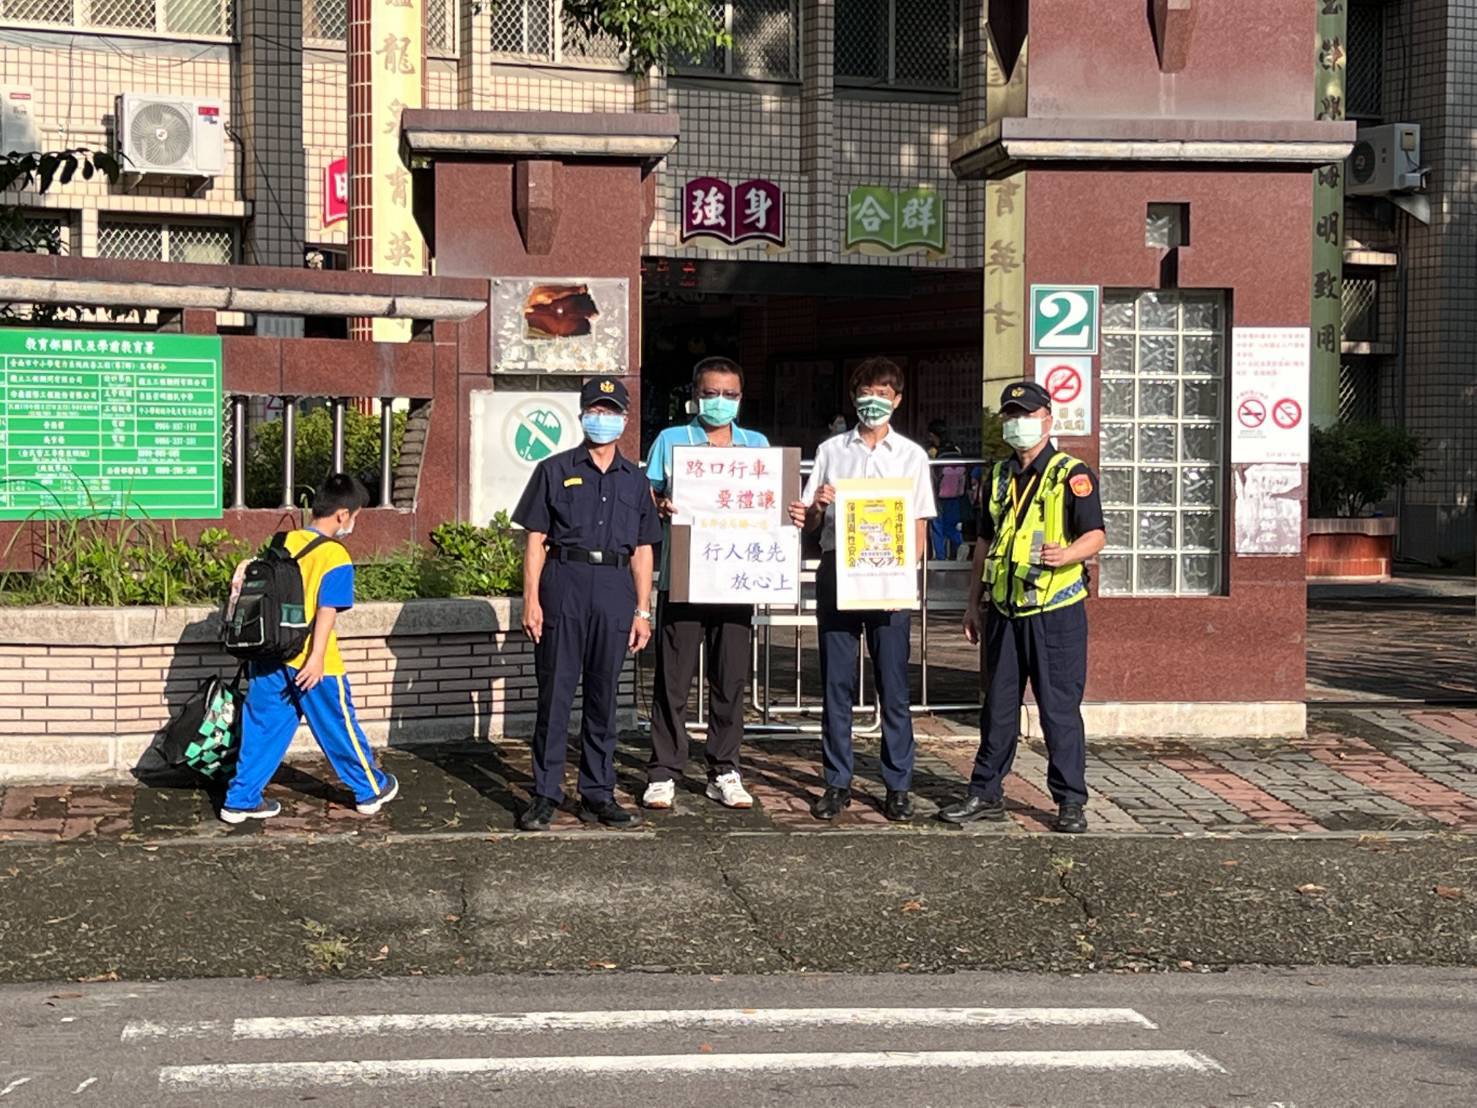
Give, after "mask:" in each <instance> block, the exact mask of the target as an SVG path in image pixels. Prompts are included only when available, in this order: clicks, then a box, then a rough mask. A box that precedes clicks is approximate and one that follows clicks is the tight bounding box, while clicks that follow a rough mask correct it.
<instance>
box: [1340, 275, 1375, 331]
mask: <svg viewBox="0 0 1477 1108" xmlns="http://www.w3.org/2000/svg"><path fill="white" fill-rule="evenodd" d="M1366 272H1368V271H1366ZM1340 284H1341V285H1342V287H1343V296H1342V300H1341V303H1340V308H1341V309H1342V312H1343V327H1344V341H1345V342H1378V341H1379V337H1380V280H1379V278H1378V277H1375V276H1372V275H1371V276H1361V275H1359V274H1354V273H1346V274H1344V279H1343V280H1342V281H1341V282H1340Z"/></svg>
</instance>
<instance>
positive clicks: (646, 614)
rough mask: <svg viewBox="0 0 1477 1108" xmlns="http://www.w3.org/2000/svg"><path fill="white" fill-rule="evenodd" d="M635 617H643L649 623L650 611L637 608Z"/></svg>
mask: <svg viewBox="0 0 1477 1108" xmlns="http://www.w3.org/2000/svg"><path fill="white" fill-rule="evenodd" d="M636 618H637V619H644V620H645V621H646V622H647V623H650V622H651V613H650V612H643V611H642V610H641V609H640V608H637V609H636Z"/></svg>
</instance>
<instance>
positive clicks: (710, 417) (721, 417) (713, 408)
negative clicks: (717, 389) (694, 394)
mask: <svg viewBox="0 0 1477 1108" xmlns="http://www.w3.org/2000/svg"><path fill="white" fill-rule="evenodd" d="M738 412H739V402H738V401H737V400H730V399H728V397H726V396H712V397H708V396H705V397H702V398H701V399H700V400H698V402H697V414H698V418H699V419H701V420H702V421H703V422H704V423H706V424H707V425H708V426H709V427H727V426H728V425H729V424H730V423H732V422H733V421H734V420H736V419H737V418H738Z"/></svg>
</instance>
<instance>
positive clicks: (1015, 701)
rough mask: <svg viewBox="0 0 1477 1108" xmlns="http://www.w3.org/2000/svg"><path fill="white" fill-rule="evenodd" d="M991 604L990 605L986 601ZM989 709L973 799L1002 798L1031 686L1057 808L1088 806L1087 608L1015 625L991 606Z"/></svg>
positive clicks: (987, 627)
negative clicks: (1084, 705) (1084, 706)
mask: <svg viewBox="0 0 1477 1108" xmlns="http://www.w3.org/2000/svg"><path fill="white" fill-rule="evenodd" d="M986 604H987V605H988V604H989V601H988V600H987V601H986ZM985 672H986V674H987V676H986V684H985V704H984V707H983V708H982V709H981V710H980V750H979V754H978V755H976V757H975V760H974V773H973V774H972V775H971V776H970V780H969V791H970V792H972V793H974V794H975V795H976V796H982V797H984V798H985V799H987V800H999V799H1000V798H1001V782H1002V781H1003V779H1004V777H1005V775H1006V774H1007V773H1009V772H1010V766H1011V763H1012V762H1013V761H1014V760H1015V748H1016V743H1017V741H1018V740H1019V738H1020V726H1021V702H1022V700H1023V698H1024V697H1025V694H1026V682H1027V681H1028V680H1029V681H1030V682H1031V691H1032V692H1033V693H1035V694H1036V706H1037V708H1038V710H1039V711H1040V714H1041V730H1042V732H1043V733H1044V734H1045V736H1046V751H1047V770H1046V783H1047V786H1048V787H1049V788H1050V789H1051V796H1052V799H1053V800H1055V801H1056V802H1057V803H1058V804H1066V803H1073V804H1085V803H1086V802H1087V732H1086V729H1085V728H1084V727H1083V725H1082V690H1083V688H1084V686H1085V685H1086V684H1087V605H1086V604H1083V603H1080V602H1079V603H1077V604H1069V605H1068V606H1067V607H1065V608H1058V609H1056V610H1055V611H1051V612H1041V613H1040V614H1038V615H1034V616H1022V617H1018V618H1011V617H1008V616H1004V615H1001V614H1000V613H999V612H998V611H996V610H995V609H994V607H993V606H991V607H990V608H989V611H988V613H987V615H986V617H985Z"/></svg>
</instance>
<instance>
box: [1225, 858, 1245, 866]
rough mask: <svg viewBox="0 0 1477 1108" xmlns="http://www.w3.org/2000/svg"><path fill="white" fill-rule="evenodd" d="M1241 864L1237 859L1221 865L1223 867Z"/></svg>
mask: <svg viewBox="0 0 1477 1108" xmlns="http://www.w3.org/2000/svg"><path fill="white" fill-rule="evenodd" d="M1240 864H1241V862H1240V861H1239V860H1238V859H1236V858H1227V859H1226V860H1225V861H1223V862H1222V863H1221V865H1223V866H1239V865H1240Z"/></svg>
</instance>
